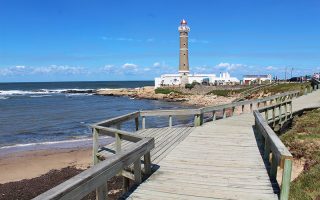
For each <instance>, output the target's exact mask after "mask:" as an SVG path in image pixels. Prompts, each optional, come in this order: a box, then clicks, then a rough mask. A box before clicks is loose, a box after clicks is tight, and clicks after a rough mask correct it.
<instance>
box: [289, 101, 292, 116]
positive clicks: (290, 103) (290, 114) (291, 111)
mask: <svg viewBox="0 0 320 200" xmlns="http://www.w3.org/2000/svg"><path fill="white" fill-rule="evenodd" d="M289 104H290V118H292V101H290V102H289Z"/></svg>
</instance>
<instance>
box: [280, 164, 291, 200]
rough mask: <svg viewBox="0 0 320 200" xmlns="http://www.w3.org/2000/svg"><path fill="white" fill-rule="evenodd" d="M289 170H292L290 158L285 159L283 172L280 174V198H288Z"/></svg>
mask: <svg viewBox="0 0 320 200" xmlns="http://www.w3.org/2000/svg"><path fill="white" fill-rule="evenodd" d="M291 171H292V160H291V159H285V160H284V168H283V174H282V182H281V192H280V200H288V199H289V191H290V181H291Z"/></svg>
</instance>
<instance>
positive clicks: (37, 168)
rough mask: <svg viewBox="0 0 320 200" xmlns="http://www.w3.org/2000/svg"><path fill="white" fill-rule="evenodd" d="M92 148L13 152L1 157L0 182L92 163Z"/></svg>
mask: <svg viewBox="0 0 320 200" xmlns="http://www.w3.org/2000/svg"><path fill="white" fill-rule="evenodd" d="M91 153H92V149H91V148H90V149H89V148H75V149H51V150H39V151H27V152H19V153H12V154H8V155H5V156H2V157H0V172H1V173H0V183H6V182H12V181H19V180H22V179H30V178H34V177H38V176H40V175H42V174H45V173H47V172H49V171H50V170H52V169H62V168H64V167H68V166H74V167H76V168H80V169H86V168H88V167H89V166H90V165H91V159H92V157H91Z"/></svg>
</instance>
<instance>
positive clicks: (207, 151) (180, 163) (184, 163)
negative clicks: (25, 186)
mask: <svg viewBox="0 0 320 200" xmlns="http://www.w3.org/2000/svg"><path fill="white" fill-rule="evenodd" d="M316 86H317V88H319V87H320V84H319V85H316ZM317 88H315V87H314V92H313V93H311V94H310V92H311V90H310V89H309V90H308V89H306V90H305V92H304V93H305V94H307V95H303V96H301V97H298V98H296V99H294V100H293V102H292V101H291V99H292V98H293V97H297V96H298V95H299V93H300V92H298V91H292V92H286V93H283V94H278V95H273V96H270V97H266V98H263V99H254V100H246V101H242V102H234V103H231V104H224V105H219V106H211V107H210V106H208V107H203V108H199V109H184V110H154V111H136V112H132V113H128V114H126V115H122V116H119V117H115V118H110V119H107V120H104V121H101V122H98V123H95V124H92V125H91V128H92V134H93V149H92V152H93V154H92V158H93V163H94V166H92V167H91V168H89V169H87V170H85V171H84V172H82V173H80V174H78V175H76V176H74V177H72V178H71V179H69V180H67V181H65V182H63V183H61V184H60V185H58V186H56V187H54V188H52V189H50V190H48V191H46V192H44V193H42V194H41V195H39V196H38V197H36V198H35V199H37V200H38V199H39V200H40V199H41V200H42V199H74V200H77V199H82V198H83V197H85V196H86V195H87V194H89V193H90V192H92V191H94V190H95V191H96V197H97V199H106V197H107V194H108V187H107V181H108V180H110V178H112V177H114V176H116V175H119V174H120V175H122V176H123V180H124V181H123V192H124V193H125V194H124V196H123V197H127V198H128V199H234V200H235V199H245V200H259V199H265V200H267V199H268V200H270V199H271V200H272V199H279V197H280V199H281V200H288V195H289V188H290V178H291V172H292V159H293V157H292V155H291V153H290V152H289V151H288V149H287V148H286V147H285V146H284V144H283V143H282V142H281V140H280V139H279V138H278V136H277V135H276V133H275V132H274V131H273V130H272V128H271V127H270V126H271V125H272V126H280V127H281V126H282V125H283V124H284V123H286V122H287V120H288V119H290V118H291V117H292V116H293V115H296V114H301V113H302V112H304V111H306V110H312V109H316V108H318V107H320V90H318V91H316V89H317ZM300 94H301V93H300ZM268 104H269V105H268ZM270 104H271V105H270ZM259 105H260V106H259ZM261 105H263V106H264V107H263V108H261ZM245 106H247V107H249V111H252V110H253V108H254V109H256V107H258V110H254V111H253V113H246V112H245V111H244V110H245V108H244V107H245ZM239 109H240V110H239ZM236 110H237V112H235V111H236ZM221 111H222V116H223V119H221V120H216V119H217V118H216V117H217V113H219V112H221ZM238 111H240V112H238ZM292 111H293V112H292ZM295 111H297V112H295ZM227 113H229V114H227ZM236 113H242V114H240V115H236ZM208 114H209V115H208ZM210 114H211V116H210ZM180 115H189V116H190V115H191V116H193V117H194V126H195V127H172V124H173V123H172V122H173V117H177V116H180ZM150 116H168V119H169V127H168V128H150V129H144V128H145V125H146V117H150ZM227 116H232V117H228V118H227ZM270 116H271V118H270ZM204 117H211V119H212V120H213V121H208V122H206V123H205V124H203V122H204V121H206V120H204ZM139 119H141V127H142V130H139V131H138V129H139V127H140V125H139V121H140V120H139ZM266 119H267V120H266ZM127 121H132V122H134V124H135V130H137V131H136V132H135V133H133V132H127V131H124V130H121V125H122V124H123V123H124V122H127ZM276 121H277V122H276ZM275 123H276V124H275ZM254 125H255V126H254ZM115 127H116V128H115ZM101 135H106V136H109V137H112V138H114V139H115V143H114V144H109V145H108V146H105V147H104V146H100V143H99V136H101ZM105 158H107V159H105ZM141 158H143V160H142V161H141ZM270 158H271V160H270ZM152 164H153V165H152ZM152 168H153V171H154V173H151V172H152ZM278 168H279V169H283V170H282V181H281V182H282V186H281V190H279V186H278V184H277V182H276V177H277V170H278ZM129 179H131V180H132V181H133V183H134V184H133V186H137V188H135V187H131V189H130V184H129ZM142 179H145V181H144V182H142ZM271 180H272V181H271ZM141 182H142V183H141ZM134 188H135V189H134ZM129 189H130V190H129ZM132 189H134V190H132ZM128 190H129V191H128ZM279 191H280V192H279Z"/></svg>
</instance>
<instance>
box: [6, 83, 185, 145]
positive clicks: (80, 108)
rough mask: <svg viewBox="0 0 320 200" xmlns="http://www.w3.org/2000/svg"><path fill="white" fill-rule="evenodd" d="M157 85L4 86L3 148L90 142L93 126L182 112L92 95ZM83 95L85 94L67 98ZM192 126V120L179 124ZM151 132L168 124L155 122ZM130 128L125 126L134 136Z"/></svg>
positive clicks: (164, 105) (168, 105)
mask: <svg viewBox="0 0 320 200" xmlns="http://www.w3.org/2000/svg"><path fill="white" fill-rule="evenodd" d="M153 84H154V83H153V81H113V82H57V83H0V148H4V147H8V146H12V145H23V144H31V143H43V142H57V141H65V140H77V139H81V138H89V137H90V136H91V131H90V129H89V127H88V125H89V124H91V123H94V122H98V121H101V120H104V119H107V118H111V117H115V116H119V115H122V114H126V113H129V112H133V111H137V110H141V109H143V110H148V109H171V108H184V107H186V106H182V105H180V104H177V103H169V102H163V101H155V100H138V99H130V98H128V97H114V96H98V95H93V94H90V93H87V92H86V91H87V90H89V89H100V88H136V87H142V86H151V85H153ZM67 90H79V91H82V92H83V93H76V94H72V93H64V92H65V91H67ZM179 120H188V119H179ZM147 122H148V125H150V126H161V124H162V125H164V124H167V123H168V120H167V119H163V118H161V119H159V118H151V119H148V120H147ZM133 124H134V123H133V122H132V123H129V122H128V123H126V124H124V129H128V130H130V129H131V128H132V127H133Z"/></svg>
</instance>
